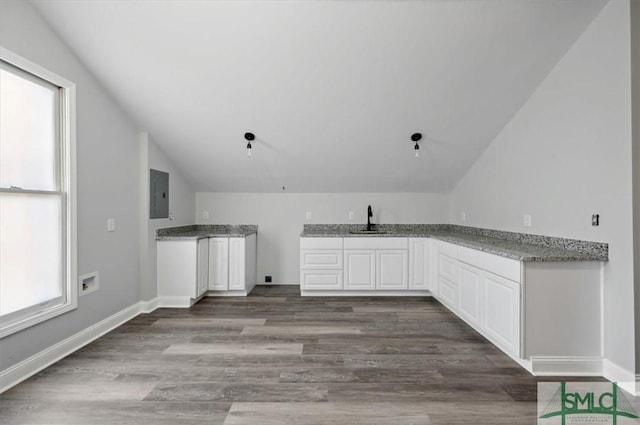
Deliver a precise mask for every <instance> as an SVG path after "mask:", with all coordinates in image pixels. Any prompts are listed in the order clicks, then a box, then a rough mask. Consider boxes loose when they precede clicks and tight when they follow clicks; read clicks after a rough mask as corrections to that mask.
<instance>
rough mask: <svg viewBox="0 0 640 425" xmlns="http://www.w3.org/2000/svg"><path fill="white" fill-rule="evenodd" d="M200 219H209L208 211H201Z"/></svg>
mask: <svg viewBox="0 0 640 425" xmlns="http://www.w3.org/2000/svg"><path fill="white" fill-rule="evenodd" d="M202 219H203V220H209V211H202Z"/></svg>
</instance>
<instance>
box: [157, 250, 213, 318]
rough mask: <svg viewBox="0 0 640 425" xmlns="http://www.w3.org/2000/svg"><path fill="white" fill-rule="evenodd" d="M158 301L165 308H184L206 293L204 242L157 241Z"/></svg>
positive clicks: (207, 269) (206, 271)
mask: <svg viewBox="0 0 640 425" xmlns="http://www.w3.org/2000/svg"><path fill="white" fill-rule="evenodd" d="M157 248H158V251H157V258H158V263H157V270H158V297H160V298H164V299H165V300H166V303H168V304H170V305H168V306H176V307H183V306H186V307H188V306H189V305H190V300H191V299H197V298H198V297H200V296H201V295H203V294H204V293H205V292H206V291H207V276H208V271H209V262H208V256H209V245H208V242H207V239H199V240H196V239H191V240H175V241H173V240H172V241H158V244H157Z"/></svg>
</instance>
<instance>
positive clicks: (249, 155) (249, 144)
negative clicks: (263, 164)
mask: <svg viewBox="0 0 640 425" xmlns="http://www.w3.org/2000/svg"><path fill="white" fill-rule="evenodd" d="M247 157H248V158H251V142H249V143H247Z"/></svg>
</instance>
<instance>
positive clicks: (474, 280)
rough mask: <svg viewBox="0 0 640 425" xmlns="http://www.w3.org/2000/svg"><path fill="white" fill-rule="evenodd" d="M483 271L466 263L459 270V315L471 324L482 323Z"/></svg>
mask: <svg viewBox="0 0 640 425" xmlns="http://www.w3.org/2000/svg"><path fill="white" fill-rule="evenodd" d="M481 299H482V271H481V270H480V269H478V268H475V267H473V266H470V265H468V264H465V263H460V268H459V270H458V314H459V315H460V316H461V317H462V318H463V319H464V320H466V321H467V322H468V323H469V324H471V325H473V326H476V327H480V325H481V322H482V315H481V312H482V302H481Z"/></svg>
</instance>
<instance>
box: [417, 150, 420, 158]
mask: <svg viewBox="0 0 640 425" xmlns="http://www.w3.org/2000/svg"><path fill="white" fill-rule="evenodd" d="M416 158H420V150H419V149H416Z"/></svg>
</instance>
